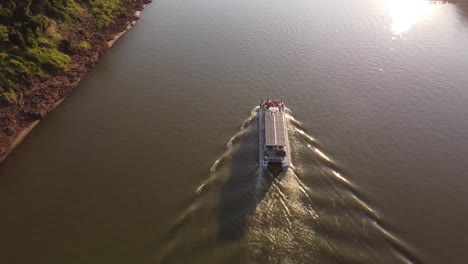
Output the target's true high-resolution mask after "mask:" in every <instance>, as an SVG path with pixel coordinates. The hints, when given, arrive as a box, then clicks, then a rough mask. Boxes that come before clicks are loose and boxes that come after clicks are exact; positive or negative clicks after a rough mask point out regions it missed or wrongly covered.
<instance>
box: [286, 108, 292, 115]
mask: <svg viewBox="0 0 468 264" xmlns="http://www.w3.org/2000/svg"><path fill="white" fill-rule="evenodd" d="M284 109H285V110H286V112H288V113H289V114H290V115H293V112H292V111H291V109H289V108H287V107H285V108H284Z"/></svg>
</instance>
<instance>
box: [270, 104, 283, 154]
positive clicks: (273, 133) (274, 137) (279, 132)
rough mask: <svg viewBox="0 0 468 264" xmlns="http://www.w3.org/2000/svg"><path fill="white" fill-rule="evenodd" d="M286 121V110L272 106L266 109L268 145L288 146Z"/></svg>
mask: <svg viewBox="0 0 468 264" xmlns="http://www.w3.org/2000/svg"><path fill="white" fill-rule="evenodd" d="M272 110H273V111H272ZM275 110H276V111H275ZM284 121H285V120H284V112H282V111H278V110H277V109H271V108H270V109H268V110H266V111H265V145H266V146H286V135H285V123H284Z"/></svg>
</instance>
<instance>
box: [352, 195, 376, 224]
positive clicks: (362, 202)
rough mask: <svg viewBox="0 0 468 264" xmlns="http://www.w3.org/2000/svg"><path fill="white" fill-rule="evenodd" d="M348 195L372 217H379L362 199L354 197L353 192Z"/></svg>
mask: <svg viewBox="0 0 468 264" xmlns="http://www.w3.org/2000/svg"><path fill="white" fill-rule="evenodd" d="M350 196H351V197H352V198H353V199H354V201H356V202H357V203H358V204H359V205H360V206H361V207H362V208H364V209H365V210H366V211H367V212H368V213H369V214H371V215H372V216H373V217H375V218H376V219H380V216H379V215H378V214H377V213H376V212H375V211H374V210H373V209H372V208H371V207H370V206H368V205H367V204H366V203H365V202H364V201H362V200H361V199H359V198H358V197H356V195H354V194H350Z"/></svg>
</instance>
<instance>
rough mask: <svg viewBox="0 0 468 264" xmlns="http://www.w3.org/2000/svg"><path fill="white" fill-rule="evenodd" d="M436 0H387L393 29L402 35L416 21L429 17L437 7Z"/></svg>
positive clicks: (395, 32)
mask: <svg viewBox="0 0 468 264" xmlns="http://www.w3.org/2000/svg"><path fill="white" fill-rule="evenodd" d="M434 3H437V2H436V1H427V0H385V4H386V8H388V10H389V13H390V17H391V20H392V25H391V30H392V32H393V34H395V35H401V34H403V33H405V32H407V31H408V30H410V29H411V27H412V26H414V25H415V24H416V23H418V22H420V21H421V20H423V19H426V18H428V17H429V16H430V15H431V13H433V11H434V9H435V8H436V7H437V4H434Z"/></svg>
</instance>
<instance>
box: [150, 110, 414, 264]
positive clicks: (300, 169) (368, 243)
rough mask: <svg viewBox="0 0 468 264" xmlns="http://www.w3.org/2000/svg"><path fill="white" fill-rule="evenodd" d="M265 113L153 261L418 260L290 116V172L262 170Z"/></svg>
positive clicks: (238, 140) (233, 144)
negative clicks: (261, 124) (260, 131)
mask: <svg viewBox="0 0 468 264" xmlns="http://www.w3.org/2000/svg"><path fill="white" fill-rule="evenodd" d="M257 111H258V107H257V108H255V109H253V110H252V112H251V113H250V116H249V117H248V118H247V119H246V121H245V122H244V124H242V126H241V127H240V130H239V132H238V133H236V134H235V135H234V136H233V137H232V138H231V139H230V140H229V142H228V143H227V144H226V151H225V152H224V153H223V154H222V155H221V156H220V157H219V158H218V159H217V160H216V161H215V162H214V163H213V165H212V166H211V168H210V172H209V175H208V177H207V178H206V180H205V181H204V182H203V183H201V184H200V186H199V187H197V188H195V190H194V198H193V200H192V201H191V202H190V204H189V205H188V206H187V208H186V209H185V210H183V212H181V214H180V216H179V217H178V218H177V219H176V220H175V221H174V225H173V228H172V229H171V230H169V231H168V236H167V237H166V238H165V241H163V243H161V244H162V245H163V246H162V247H161V248H160V249H159V250H158V252H157V254H156V257H153V258H151V261H150V263H187V262H189V263H231V262H232V263H414V262H417V261H416V259H415V257H414V254H413V253H412V251H411V250H410V248H409V247H408V246H407V245H405V243H403V242H402V241H401V240H400V239H398V238H397V237H396V236H394V235H392V234H391V232H390V231H389V230H387V228H386V227H385V222H384V221H383V219H381V217H380V216H379V214H378V212H376V211H375V210H373V209H372V207H371V206H369V205H368V203H367V202H366V201H365V199H364V198H363V197H362V195H361V194H360V192H359V188H358V187H357V186H355V185H354V184H353V183H352V182H350V181H349V180H348V179H346V177H345V175H344V173H343V172H342V171H341V170H340V168H339V167H338V166H337V165H336V164H335V163H334V162H333V159H332V158H331V157H329V156H327V154H326V151H325V150H324V148H323V147H322V146H321V145H320V144H319V142H318V141H317V140H316V139H314V138H313V137H312V136H310V135H308V134H307V133H306V132H305V131H304V130H305V129H304V128H303V127H302V125H301V123H300V122H299V121H297V120H296V119H295V118H294V116H293V114H292V112H291V111H290V110H288V114H287V120H288V134H289V139H290V145H291V156H292V164H291V167H290V169H289V170H287V171H285V172H281V173H279V174H277V173H272V172H270V171H269V170H267V169H262V168H260V167H259V166H258V165H259V164H258V158H257V149H258V126H257V119H256V117H257ZM179 252H184V254H179Z"/></svg>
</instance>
